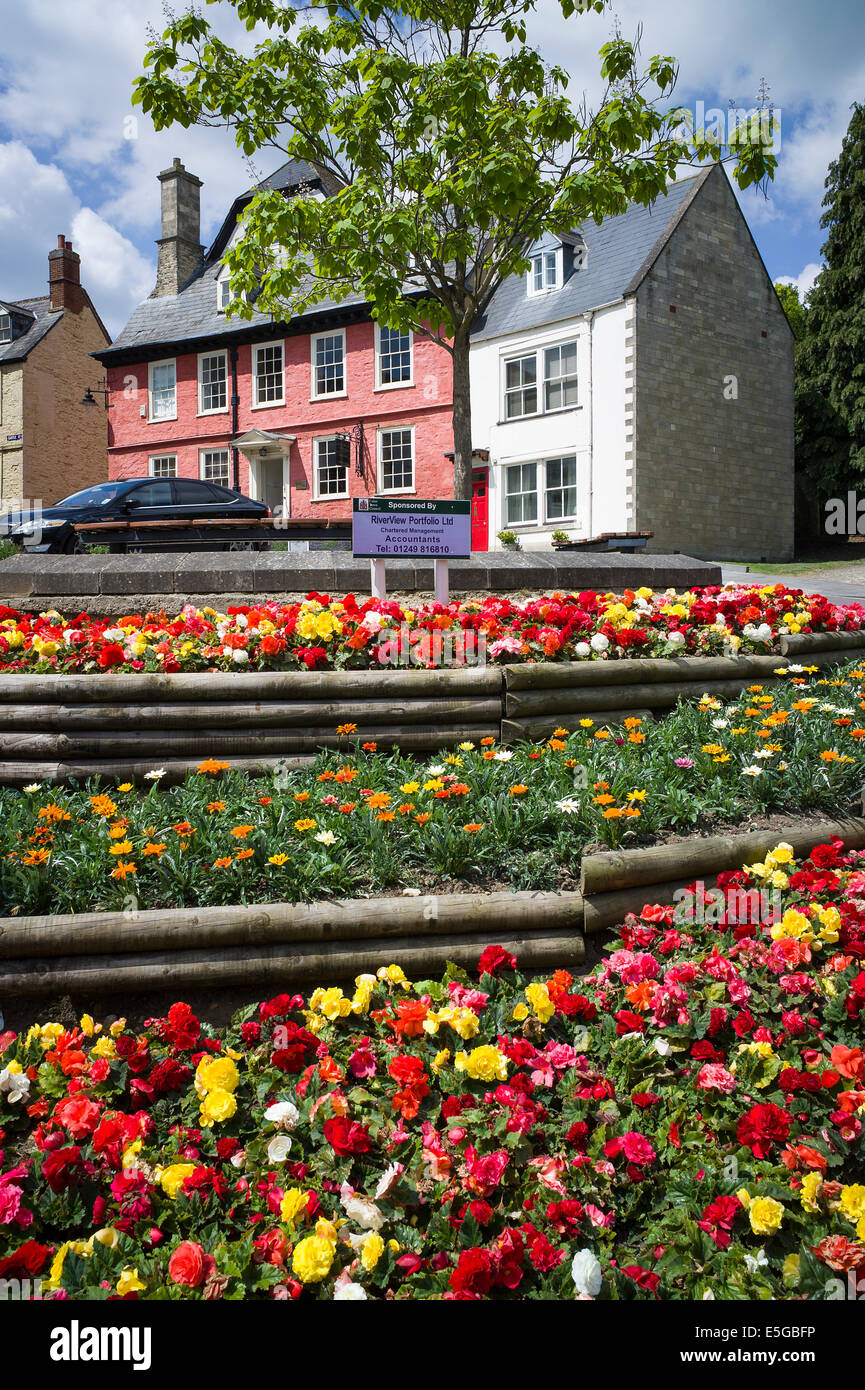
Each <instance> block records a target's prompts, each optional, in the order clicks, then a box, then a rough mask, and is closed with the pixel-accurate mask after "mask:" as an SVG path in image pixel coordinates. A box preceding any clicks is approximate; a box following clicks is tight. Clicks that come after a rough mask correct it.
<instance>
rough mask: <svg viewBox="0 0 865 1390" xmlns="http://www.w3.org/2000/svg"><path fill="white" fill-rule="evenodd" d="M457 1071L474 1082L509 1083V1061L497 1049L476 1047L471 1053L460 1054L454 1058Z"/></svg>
mask: <svg viewBox="0 0 865 1390" xmlns="http://www.w3.org/2000/svg"><path fill="white" fill-rule="evenodd" d="M454 1066H455V1067H456V1069H457V1071H464V1072H466V1073H467V1075H468V1076H470V1077H471V1078H472V1080H473V1081H507V1079H508V1059H507V1057H506V1056H505V1054H504V1053H503V1052H499V1050H498V1048H497V1047H476V1048H474V1049H473V1050H472V1051H471V1052H458V1053H457V1055H456V1057H455V1058H454Z"/></svg>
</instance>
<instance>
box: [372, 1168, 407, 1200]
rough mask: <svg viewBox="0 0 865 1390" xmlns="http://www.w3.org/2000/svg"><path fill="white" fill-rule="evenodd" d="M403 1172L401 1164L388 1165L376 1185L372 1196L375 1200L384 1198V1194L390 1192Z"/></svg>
mask: <svg viewBox="0 0 865 1390" xmlns="http://www.w3.org/2000/svg"><path fill="white" fill-rule="evenodd" d="M404 1172H405V1165H404V1164H403V1163H389V1164H388V1165H387V1167H386V1168H385V1170H384V1172H383V1173H382V1175H381V1177H380V1178H379V1180H378V1182H377V1183H376V1188H375V1193H374V1196H375V1197H376V1200H377V1199H378V1198H379V1197H384V1195H385V1193H387V1192H390V1189H391V1188H392V1187H393V1185H394V1183H395V1182H396V1180H397V1178H398V1177H399V1176H400V1174H402V1173H404Z"/></svg>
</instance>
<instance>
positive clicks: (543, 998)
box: [526, 981, 556, 1023]
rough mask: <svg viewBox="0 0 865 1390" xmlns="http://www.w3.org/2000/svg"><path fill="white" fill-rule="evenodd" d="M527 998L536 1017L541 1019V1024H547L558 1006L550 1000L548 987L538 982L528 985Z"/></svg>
mask: <svg viewBox="0 0 865 1390" xmlns="http://www.w3.org/2000/svg"><path fill="white" fill-rule="evenodd" d="M526 998H527V999H528V1001H529V1003H530V1004H531V1006H532V1008H533V1010H534V1012H535V1017H536V1018H539V1019H540V1020H541V1023H547V1022H548V1020H549V1019H551V1018H552V1016H553V1014H554V1013H555V1012H556V1006H555V1004H554V1003H553V1001H552V999H551V998H550V992H549V990H548V989H547V987H546V985H543V984H540V983H538V982H537V981H536V982H535V983H534V984H531V985H526Z"/></svg>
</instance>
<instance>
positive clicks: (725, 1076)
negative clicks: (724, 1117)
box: [697, 1062, 736, 1096]
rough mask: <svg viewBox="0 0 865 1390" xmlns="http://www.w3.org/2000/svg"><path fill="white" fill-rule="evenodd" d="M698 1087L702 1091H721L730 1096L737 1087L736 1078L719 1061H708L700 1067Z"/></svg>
mask: <svg viewBox="0 0 865 1390" xmlns="http://www.w3.org/2000/svg"><path fill="white" fill-rule="evenodd" d="M697 1087H698V1089H699V1090H701V1091H721V1092H722V1094H723V1095H725V1096H728V1095H730V1094H731V1092H732V1091H735V1089H736V1078H735V1076H733V1074H732V1073H731V1072H729V1071H727V1068H726V1067H722V1066H721V1065H720V1064H719V1063H718V1062H707V1063H706V1065H705V1066H704V1067H701V1068H700V1071H699V1074H698V1076H697Z"/></svg>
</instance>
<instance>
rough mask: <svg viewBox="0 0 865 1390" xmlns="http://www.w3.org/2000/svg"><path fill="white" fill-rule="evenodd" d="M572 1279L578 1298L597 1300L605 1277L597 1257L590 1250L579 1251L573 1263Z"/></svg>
mask: <svg viewBox="0 0 865 1390" xmlns="http://www.w3.org/2000/svg"><path fill="white" fill-rule="evenodd" d="M571 1278H572V1279H573V1281H574V1287H575V1288H576V1291H577V1297H578V1298H597V1296H598V1294H599V1293H600V1292H601V1284H602V1283H603V1276H602V1274H601V1266H600V1264H599V1263H598V1259H597V1256H596V1255H594V1254H593V1253H592V1251H591V1250H589V1249H583V1250H578V1251H577V1253H576V1255H575V1256H574V1258H573V1260H572V1261H571Z"/></svg>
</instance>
